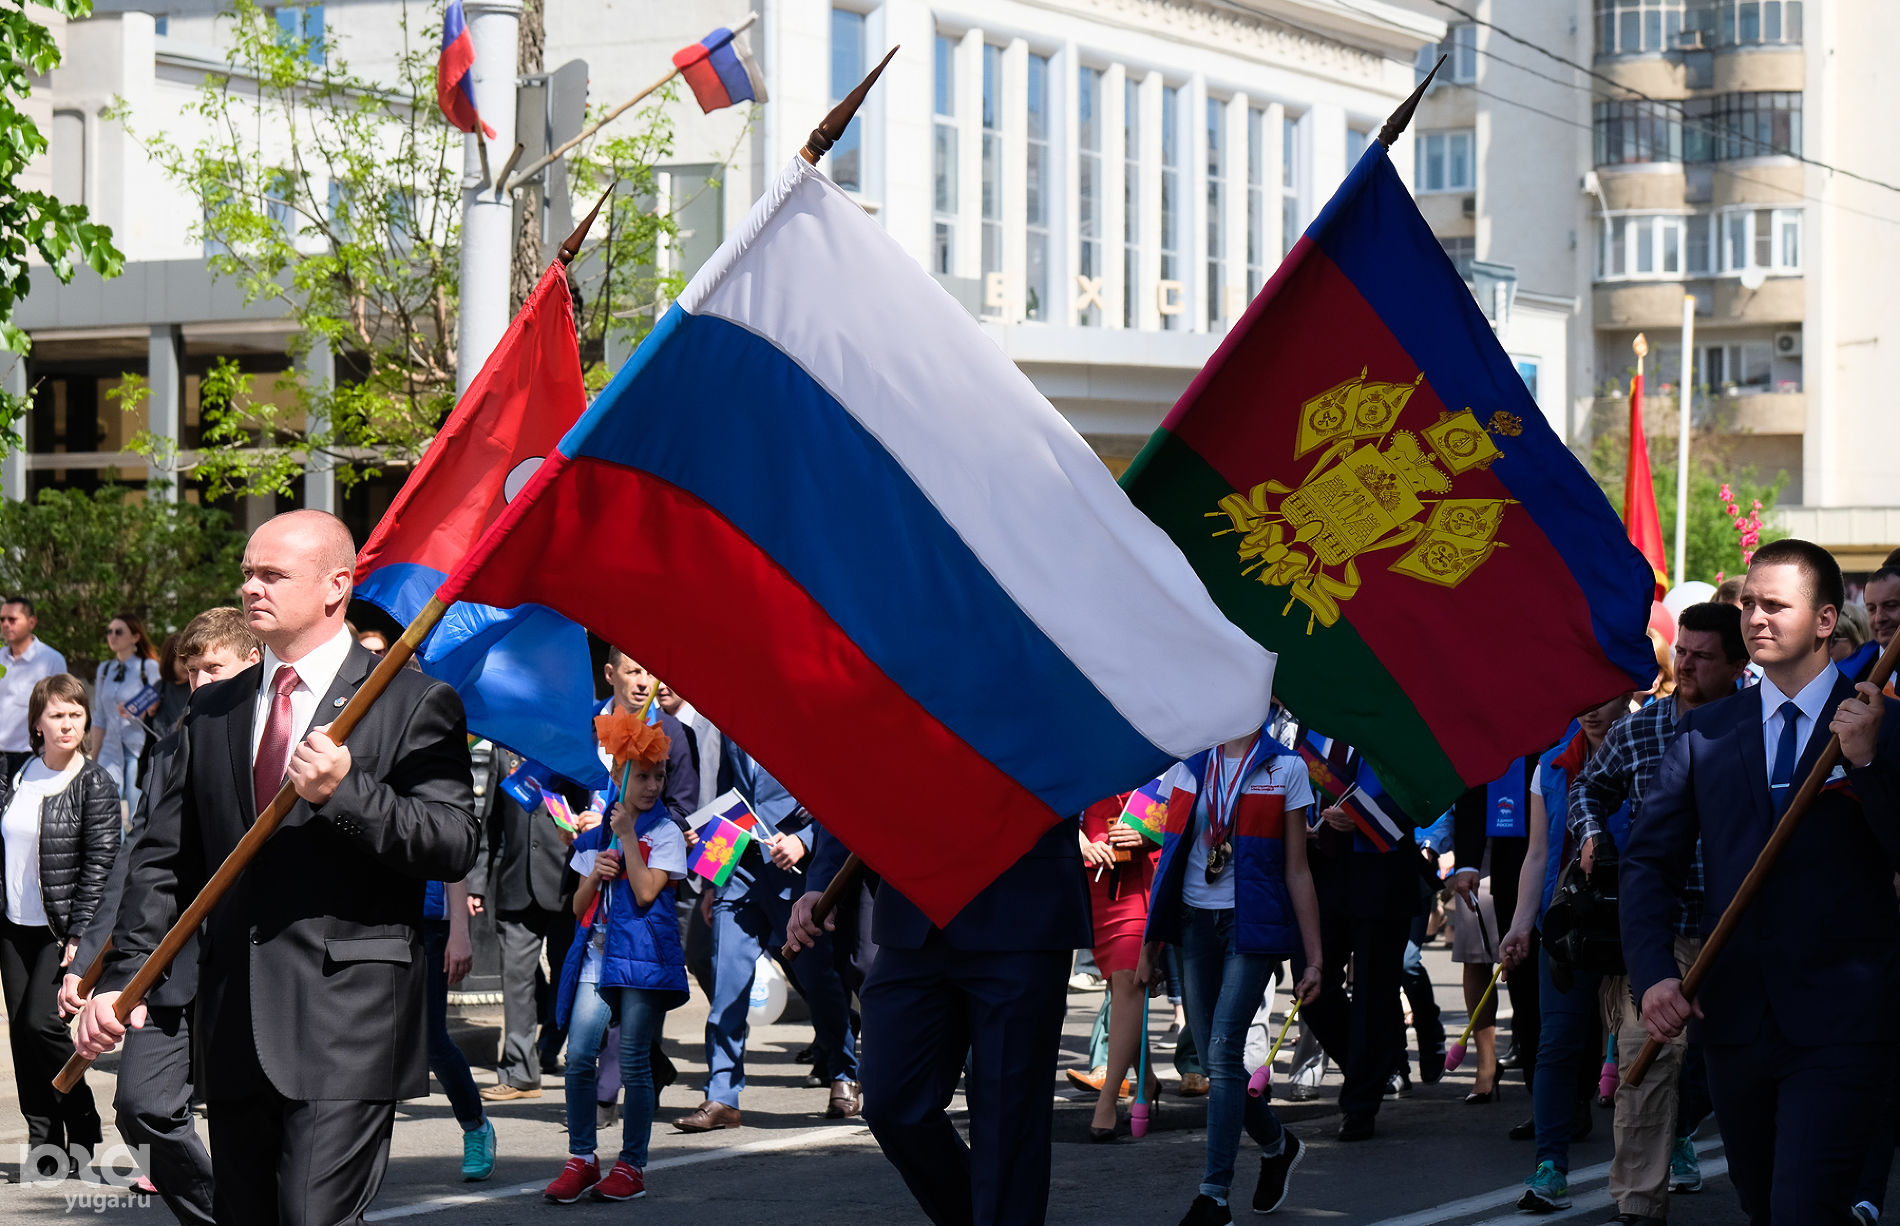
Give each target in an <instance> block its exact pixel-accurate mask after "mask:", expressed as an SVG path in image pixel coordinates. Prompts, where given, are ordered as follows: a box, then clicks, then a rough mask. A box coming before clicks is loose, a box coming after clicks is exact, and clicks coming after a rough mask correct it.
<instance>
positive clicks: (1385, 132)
mask: <svg viewBox="0 0 1900 1226" xmlns="http://www.w3.org/2000/svg"><path fill="white" fill-rule="evenodd" d="M1450 58H1451V57H1450V56H1446V55H1441V56H1439V57H1438V62H1437V63H1436V64H1433V65H1432V70H1431V71H1430V72H1428V73H1426V74H1425V79H1424V80H1423V81H1420V82H1419V83H1418V88H1417V89H1415V90H1413V91H1412V96H1411V97H1410V98H1407V99H1406V100H1405V101H1403V102H1401V103H1399V109H1398V110H1396V111H1393V112H1392V118H1390V119H1388V120H1386V121H1385V127H1383V128H1380V129H1379V143H1380V144H1381V145H1384V146H1385V147H1386V148H1387V149H1390V148H1391V147H1392V145H1393V143H1394V142H1396V141H1397V140H1398V139H1399V137H1401V136H1403V135H1405V125H1406V124H1408V123H1411V122H1412V112H1413V111H1416V110H1417V109H1418V100H1419V99H1420V98H1423V97H1424V96H1425V91H1426V90H1428V89H1430V88H1431V87H1432V78H1434V77H1436V76H1437V75H1438V70H1439V69H1440V68H1443V67H1444V66H1445V61H1446V60H1448V59H1450Z"/></svg>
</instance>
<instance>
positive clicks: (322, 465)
mask: <svg viewBox="0 0 1900 1226" xmlns="http://www.w3.org/2000/svg"><path fill="white" fill-rule="evenodd" d="M297 365H298V368H299V369H300V370H301V371H302V372H303V385H304V390H305V392H306V393H307V394H308V395H310V396H312V397H323V396H327V395H329V392H330V388H331V387H332V386H333V385H334V384H335V383H336V357H335V355H334V354H332V353H331V351H330V346H329V343H328V342H326V341H324V340H323V339H322V338H321V337H318V338H315V339H313V341H312V342H311V345H310V352H309V353H306V354H304V356H303V359H302V361H300V362H298V364H297ZM329 425H330V423H329V420H328V419H327V418H326V417H324V416H322V415H321V413H320V411H319V409H318V408H317V406H316V405H315V404H314V403H313V404H312V406H311V411H310V417H309V420H308V421H306V422H305V423H304V432H305V433H306V434H309V435H318V434H322V433H324V432H325V431H326V430H328V428H329ZM303 505H304V507H305V508H306V509H308V510H311V511H328V512H330V513H331V514H332V515H334V514H336V468H335V465H334V464H333V463H332V461H331V460H330V459H329V458H328V457H327V456H320V455H314V454H311V453H309V452H306V453H305V455H304V466H303Z"/></svg>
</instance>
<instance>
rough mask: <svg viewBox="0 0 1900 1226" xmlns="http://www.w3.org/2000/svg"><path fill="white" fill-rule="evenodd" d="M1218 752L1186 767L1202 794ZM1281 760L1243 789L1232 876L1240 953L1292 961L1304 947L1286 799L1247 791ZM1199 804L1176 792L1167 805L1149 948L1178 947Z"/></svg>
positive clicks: (1266, 764) (1264, 764) (1265, 763)
mask: <svg viewBox="0 0 1900 1226" xmlns="http://www.w3.org/2000/svg"><path fill="white" fill-rule="evenodd" d="M1262 735H1265V734H1264V733H1263V734H1262ZM1219 752H1220V747H1219V746H1216V747H1215V748H1213V749H1209V750H1204V751H1203V752H1201V753H1197V754H1195V755H1194V756H1193V757H1191V758H1189V759H1188V760H1187V761H1186V762H1185V763H1184V764H1183V765H1184V766H1185V767H1186V769H1187V770H1188V771H1189V772H1190V773H1191V774H1192V775H1193V776H1194V778H1195V779H1196V780H1198V781H1202V782H1201V786H1203V787H1205V780H1206V778H1207V762H1208V755H1209V754H1215V753H1219ZM1281 752H1283V753H1288V754H1290V753H1292V752H1293V751H1292V750H1287V749H1283V750H1282V751H1281ZM1278 756H1279V755H1278V754H1272V755H1269V756H1268V757H1266V758H1264V759H1262V760H1261V762H1260V764H1259V765H1258V766H1256V767H1254V769H1253V773H1252V774H1250V775H1248V776H1247V781H1246V783H1243V784H1242V785H1241V789H1242V790H1241V796H1240V799H1239V800H1238V801H1237V802H1236V803H1235V805H1234V834H1233V840H1234V859H1233V863H1232V864H1231V865H1229V866H1228V869H1227V871H1228V872H1230V873H1232V874H1234V925H1235V929H1236V939H1237V943H1238V945H1239V948H1240V952H1241V953H1243V954H1265V955H1267V956H1268V957H1273V958H1290V957H1293V956H1295V955H1296V954H1298V953H1299V952H1300V950H1301V949H1302V948H1303V946H1302V944H1301V942H1300V921H1299V918H1298V917H1297V916H1295V915H1294V913H1293V897H1292V895H1291V894H1289V893H1288V892H1287V888H1286V844H1285V842H1284V836H1285V833H1286V802H1285V798H1284V797H1281V796H1258V795H1256V796H1250V795H1248V794H1247V793H1246V788H1247V786H1248V785H1249V784H1251V783H1252V782H1253V781H1254V779H1255V778H1257V777H1258V776H1259V775H1260V774H1261V772H1263V771H1265V770H1267V769H1268V768H1270V767H1271V766H1272V764H1273V759H1274V758H1275V757H1278ZM1195 799H1196V796H1195V793H1193V792H1189V791H1187V790H1186V789H1185V788H1176V789H1175V790H1174V791H1173V793H1172V794H1171V795H1170V796H1169V797H1168V826H1167V830H1166V832H1165V833H1164V834H1163V835H1162V838H1161V864H1160V866H1159V868H1158V869H1157V870H1156V872H1155V883H1154V894H1153V896H1152V898H1151V899H1150V901H1149V906H1148V931H1147V938H1146V939H1147V940H1150V941H1166V942H1168V943H1169V944H1171V945H1178V944H1180V943H1181V936H1182V926H1183V925H1182V919H1183V911H1184V906H1183V903H1182V901H1181V886H1182V883H1183V882H1184V881H1185V880H1186V879H1187V869H1188V848H1189V846H1190V845H1191V844H1190V842H1189V839H1190V836H1191V832H1192V831H1193V828H1194V804H1195Z"/></svg>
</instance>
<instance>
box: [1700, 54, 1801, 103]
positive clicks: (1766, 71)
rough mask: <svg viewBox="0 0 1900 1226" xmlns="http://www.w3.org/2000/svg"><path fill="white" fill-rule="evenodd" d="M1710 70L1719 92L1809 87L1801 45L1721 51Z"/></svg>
mask: <svg viewBox="0 0 1900 1226" xmlns="http://www.w3.org/2000/svg"><path fill="white" fill-rule="evenodd" d="M1710 68H1711V70H1712V75H1711V78H1710V84H1711V85H1712V86H1713V87H1714V88H1715V91H1716V92H1717V93H1724V94H1726V93H1755V92H1758V91H1765V90H1789V91H1798V90H1802V89H1805V88H1807V71H1808V65H1807V57H1806V56H1805V55H1803V54H1802V53H1801V47H1800V45H1799V44H1795V45H1792V46H1764V45H1755V46H1746V47H1723V48H1719V49H1718V50H1717V51H1716V53H1715V55H1714V57H1713V59H1712V61H1711V63H1710Z"/></svg>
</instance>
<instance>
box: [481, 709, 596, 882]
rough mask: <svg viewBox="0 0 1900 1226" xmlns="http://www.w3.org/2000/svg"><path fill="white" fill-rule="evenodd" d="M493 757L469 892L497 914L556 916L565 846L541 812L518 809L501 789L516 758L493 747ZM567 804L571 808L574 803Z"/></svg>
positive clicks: (566, 855)
mask: <svg viewBox="0 0 1900 1226" xmlns="http://www.w3.org/2000/svg"><path fill="white" fill-rule="evenodd" d="M494 752H495V757H494V769H493V770H492V771H491V772H490V776H491V780H492V781H491V782H490V783H489V785H488V792H487V794H486V795H484V796H483V797H482V806H483V809H484V810H485V812H484V813H483V815H482V817H483V821H482V825H483V831H482V839H481V848H480V851H479V852H478V853H477V855H476V857H475V871H474V872H473V873H471V874H470V878H469V890H470V891H471V892H472V893H476V894H480V895H482V901H483V904H484V905H485V906H486V907H487V909H488V910H489V911H491V912H494V913H497V914H507V913H510V912H516V911H528V910H532V909H538V910H542V911H559V910H561V909H563V908H565V907H566V906H567V905H568V902H569V898H570V896H569V895H567V894H564V893H563V892H562V890H561V875H562V874H563V873H564V872H565V871H566V870H567V862H568V858H569V855H570V852H569V849H568V842H567V840H566V839H563V838H562V837H561V832H560V830H559V828H557V827H556V826H555V824H554V819H553V818H552V817H550V816H549V815H548V813H547V810H546V809H545V808H543V807H541V806H539V805H537V806H536V807H535V808H534V809H533V811H529V810H527V809H523V808H522V807H521V806H520V805H518V804H516V803H515V799H514V797H512V796H510V795H508V792H507V790H506V789H505V788H503V787H502V786H501V781H502V779H504V778H506V777H507V776H508V775H509V774H511V773H512V772H513V771H514V769H515V768H516V767H517V766H519V765H521V758H520V756H519V755H518V754H514V753H511V752H510V751H508V750H506V749H503V748H501V747H500V746H499V745H498V746H496V747H495V751H494ZM568 799H569V801H570V803H571V802H572V801H573V799H574V798H573V797H572V796H570V797H568ZM583 803H584V802H583Z"/></svg>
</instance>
